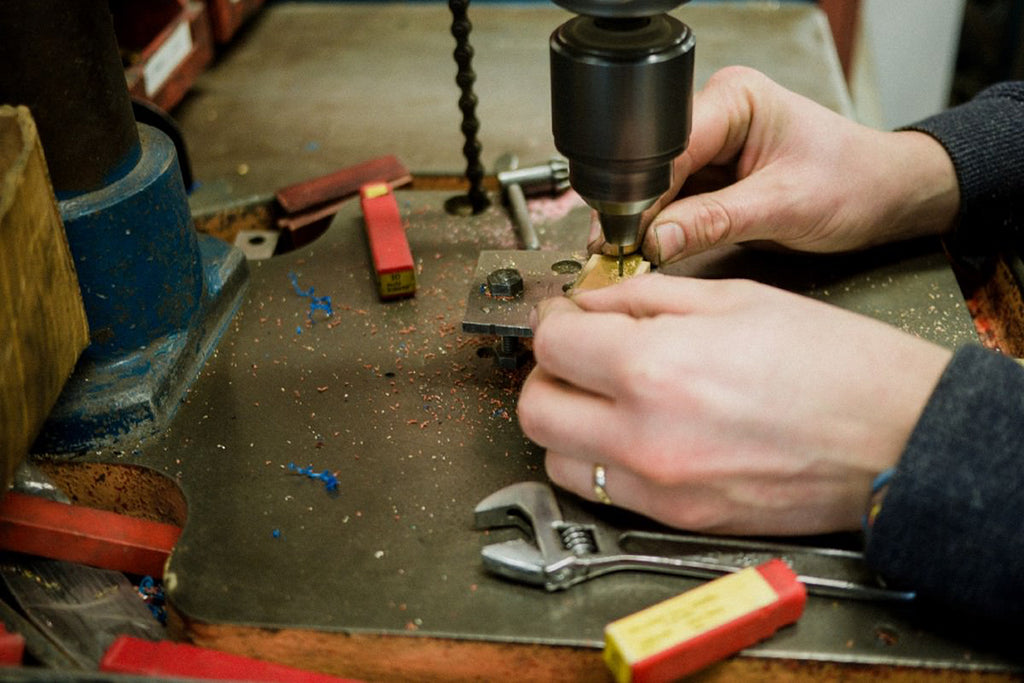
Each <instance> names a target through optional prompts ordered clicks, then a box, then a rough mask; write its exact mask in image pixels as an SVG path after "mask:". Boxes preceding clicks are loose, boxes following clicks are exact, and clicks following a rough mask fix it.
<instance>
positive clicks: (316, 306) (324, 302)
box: [288, 273, 334, 324]
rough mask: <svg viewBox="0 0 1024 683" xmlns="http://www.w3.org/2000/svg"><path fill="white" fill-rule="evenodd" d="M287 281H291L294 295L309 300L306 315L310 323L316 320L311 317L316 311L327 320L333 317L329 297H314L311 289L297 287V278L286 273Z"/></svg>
mask: <svg viewBox="0 0 1024 683" xmlns="http://www.w3.org/2000/svg"><path fill="white" fill-rule="evenodd" d="M288 279H289V280H291V281H292V287H293V288H294V289H295V293H296V294H298V295H299V296H301V297H303V298H307V299H309V313H307V315H308V317H309V322H310V323H314V324H315V323H316V319H315V318H314V317H313V314H314V313H316V312H317V311H323V312H324V315H326V316H327V317H328V318H330V317H331V316H332V315H334V307H333V306H332V305H331V297H330V296H316V294H315V292H314V289H313V288H312V287H310V288H309V289H302V287H299V276H298V275H296V274H295V273H288Z"/></svg>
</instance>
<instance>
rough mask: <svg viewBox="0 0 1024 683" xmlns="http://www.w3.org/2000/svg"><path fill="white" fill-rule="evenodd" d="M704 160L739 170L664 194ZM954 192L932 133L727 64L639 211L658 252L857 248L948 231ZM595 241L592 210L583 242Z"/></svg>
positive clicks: (648, 243)
mask: <svg viewBox="0 0 1024 683" xmlns="http://www.w3.org/2000/svg"><path fill="white" fill-rule="evenodd" d="M709 165H710V166H734V167H735V169H736V178H737V182H735V183H734V184H732V185H729V186H728V187H726V188H724V189H721V190H717V191H714V192H708V193H704V194H696V195H693V196H689V197H685V198H683V199H680V200H679V201H673V200H674V199H675V198H676V196H677V195H678V194H679V191H680V189H682V190H683V191H684V193H685V190H686V187H685V185H684V182H685V180H686V179H687V178H688V177H689V176H690V175H691V174H693V173H696V172H697V171H698V170H700V169H702V168H705V167H706V166H709ZM959 202H960V195H959V189H958V186H957V182H956V175H955V172H954V170H953V164H952V162H951V161H950V159H949V157H948V156H947V154H946V153H945V150H944V149H943V148H942V146H941V145H939V143H938V142H937V141H935V140H934V139H933V138H931V137H930V136H928V135H925V134H923V133H917V132H896V133H891V132H881V131H877V130H873V129H871V128H867V127H865V126H862V125H859V124H857V123H855V122H853V121H851V120H849V119H846V118H844V117H842V116H840V115H839V114H837V113H835V112H833V111H831V110H829V109H826V108H825V107H822V106H820V105H818V104H815V103H814V102H812V101H810V100H808V99H806V98H804V97H801V96H800V95H797V94H795V93H792V92H790V91H788V90H786V89H784V88H782V87H781V86H779V85H777V84H776V83H774V82H772V81H771V80H769V79H768V78H767V77H765V76H763V75H762V74H760V73H758V72H756V71H753V70H751V69H747V68H743V67H731V68H728V69H724V70H722V71H719V72H718V73H716V74H715V75H714V76H712V77H711V79H710V80H709V81H708V83H707V86H706V87H705V88H704V89H703V90H702V91H700V92H698V93H697V94H696V95H695V97H694V104H693V128H692V132H691V134H690V145H689V148H688V149H687V150H686V151H685V152H684V153H683V154H682V155H681V156H679V157H678V158H677V159H676V162H675V167H674V182H673V187H672V188H671V189H670V190H669V191H668V192H667V193H666V194H665V195H664V196H663V197H662V198H661V199H660V200H659V201H658V202H657V203H656V204H655V205H654V206H653V207H652V208H651V209H649V210H648V211H647V212H646V213H645V216H644V218H645V220H644V223H645V224H647V223H649V225H648V227H647V229H646V233H645V237H644V241H643V252H644V255H645V256H646V257H647V259H648V260H650V261H651V262H652V263H655V264H665V263H671V262H672V261H676V260H678V259H680V258H684V257H686V256H689V255H692V254H695V253H698V252H701V251H704V250H707V249H709V248H711V247H713V246H715V245H718V244H731V243H739V242H752V241H770V242H774V243H777V244H781V245H783V246H785V247H788V248H792V249H797V250H801V251H810V252H837V251H847V250H853V249H860V248H864V247H868V246H872V245H876V244H880V243H883V242H890V241H896V240H900V239H907V238H912V237H919V236H922V235H929V234H939V233H942V232H945V231H947V230H949V229H950V228H951V227H952V224H953V221H954V219H955V217H956V214H957V211H958V210H959ZM603 247H604V244H603V238H602V237H601V232H600V227H599V226H598V225H597V223H596V218H595V222H594V224H593V225H592V226H591V235H590V243H589V244H588V248H589V249H590V251H592V252H600V251H601V250H602V248H603Z"/></svg>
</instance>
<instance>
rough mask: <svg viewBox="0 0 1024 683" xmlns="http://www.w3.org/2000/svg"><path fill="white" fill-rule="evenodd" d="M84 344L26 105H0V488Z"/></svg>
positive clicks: (71, 276) (69, 264)
mask: <svg viewBox="0 0 1024 683" xmlns="http://www.w3.org/2000/svg"><path fill="white" fill-rule="evenodd" d="M88 343H89V329H88V326H87V323H86V317H85V309H84V308H83V305H82V295H81V292H80V291H79V288H78V277H77V276H76V274H75V267H74V262H73V261H72V258H71V251H70V249H69V248H68V242H67V236H66V235H65V233H64V225H63V223H62V222H61V218H60V213H59V211H58V209H57V201H56V199H55V198H54V195H53V188H52V187H51V185H50V176H49V173H48V172H47V169H46V160H45V158H44V157H43V150H42V147H41V146H40V143H39V136H38V133H37V132H36V126H35V123H34V122H33V120H32V116H31V115H30V114H29V111H28V109H27V108H25V107H10V106H0V465H2V471H0V478H2V487H3V488H2V489H0V491H6V490H7V488H8V485H9V484H10V481H11V478H12V476H13V472H14V470H15V468H16V467H17V465H18V463H19V462H21V460H22V458H23V457H24V456H25V454H26V453H27V452H28V449H29V447H30V446H31V444H32V442H33V441H34V440H35V437H36V435H37V434H38V433H39V429H40V428H41V427H42V425H43V421H44V420H45V419H46V416H47V415H48V414H49V412H50V410H51V409H52V408H53V405H54V403H55V402H56V401H57V396H58V395H59V394H60V391H61V389H62V388H63V386H64V382H65V381H67V378H68V377H69V376H70V375H71V371H72V370H73V369H74V367H75V363H76V361H77V360H78V356H79V354H81V352H82V350H83V349H84V348H85V347H86V345H88Z"/></svg>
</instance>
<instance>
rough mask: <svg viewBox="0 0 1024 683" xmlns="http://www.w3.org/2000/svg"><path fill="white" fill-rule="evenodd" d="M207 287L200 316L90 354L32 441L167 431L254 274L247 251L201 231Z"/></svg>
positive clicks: (61, 442)
mask: <svg viewBox="0 0 1024 683" xmlns="http://www.w3.org/2000/svg"><path fill="white" fill-rule="evenodd" d="M199 250H200V254H201V259H202V270H203V274H204V278H205V280H206V291H205V292H204V295H203V297H202V300H201V305H200V310H199V312H198V314H197V316H196V318H195V320H196V324H194V325H193V326H191V327H189V328H186V329H183V330H179V331H177V332H175V333H172V334H168V335H166V336H164V337H163V338H162V339H160V340H158V341H156V342H153V343H150V344H149V345H148V346H146V347H145V348H143V349H140V350H138V351H136V352H134V353H129V354H125V355H124V356H122V357H116V358H108V359H100V360H96V359H92V358H89V357H87V356H83V357H82V358H81V359H80V360H79V362H78V365H77V367H76V368H75V372H74V374H73V375H72V376H71V379H69V380H68V382H67V384H66V385H65V387H64V391H63V393H62V394H61V396H60V399H59V400H58V402H57V405H56V407H55V408H54V409H53V411H52V412H51V413H50V416H49V418H48V419H47V422H46V424H45V425H44V426H43V430H42V432H41V433H40V435H39V437H38V438H37V439H36V442H35V444H34V445H33V447H32V451H33V452H34V453H51V454H72V453H77V452H81V451H85V450H90V449H94V448H100V447H102V446H106V445H109V444H112V443H114V442H115V441H118V440H120V439H122V438H126V437H130V438H132V439H144V438H146V437H148V436H152V435H153V434H156V433H157V432H159V431H161V430H162V429H163V428H164V427H165V426H166V425H167V424H168V423H169V422H170V419H171V418H172V417H173V416H174V413H175V412H176V411H177V409H178V406H179V405H180V404H181V401H182V399H183V398H184V396H185V392H186V391H187V390H188V387H189V386H190V385H191V384H192V381H193V380H194V379H195V378H196V376H197V375H198V374H199V371H200V370H201V369H202V367H203V365H204V364H205V362H206V359H207V358H208V357H209V355H210V354H211V353H212V352H213V349H214V348H215V347H216V345H217V342H218V341H219V340H220V337H221V336H222V334H223V332H224V330H225V329H226V328H227V325H228V323H229V322H230V321H231V318H232V317H233V316H234V314H235V311H236V310H237V308H238V305H239V304H240V303H241V300H242V295H243V293H244V291H245V288H246V284H247V282H248V268H247V266H246V262H245V258H244V256H242V254H241V252H240V251H239V250H237V249H235V248H233V247H230V246H229V245H227V244H225V243H224V242H221V241H220V240H217V239H215V238H213V237H210V236H208V235H199Z"/></svg>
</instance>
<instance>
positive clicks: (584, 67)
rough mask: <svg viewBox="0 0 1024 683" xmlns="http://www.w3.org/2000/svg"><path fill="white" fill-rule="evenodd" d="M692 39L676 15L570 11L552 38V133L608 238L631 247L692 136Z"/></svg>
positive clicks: (622, 248)
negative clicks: (600, 14) (643, 216)
mask: <svg viewBox="0 0 1024 683" xmlns="http://www.w3.org/2000/svg"><path fill="white" fill-rule="evenodd" d="M694 45H695V39H694V36H693V33H692V32H691V31H690V29H689V28H688V27H687V26H686V25H685V24H683V23H682V22H680V21H679V20H677V19H675V18H673V17H671V16H669V15H667V14H656V15H654V16H645V17H632V16H630V17H622V16H617V17H607V16H606V17H597V16H578V17H574V18H573V19H570V20H569V21H567V22H566V23H564V24H562V25H561V26H560V27H558V28H557V29H556V30H555V32H554V33H553V34H552V36H551V103H552V131H553V133H554V138H555V146H556V147H557V149H558V151H559V152H561V153H562V154H563V155H564V156H565V157H566V158H567V159H568V160H569V179H570V183H571V184H572V186H573V188H574V189H575V190H576V191H577V192H578V193H579V194H580V196H582V197H583V199H584V200H585V201H586V202H587V203H588V204H590V206H592V207H593V208H594V209H596V210H597V211H598V214H599V215H600V218H601V226H602V229H603V230H604V233H605V239H606V241H607V242H608V243H609V244H610V245H613V246H616V247H619V248H620V251H624V252H626V253H630V252H632V251H635V250H636V249H637V247H638V241H639V226H640V214H641V212H643V211H644V209H646V208H648V207H649V206H651V205H652V204H653V203H654V202H655V201H656V200H657V199H658V197H660V196H661V195H662V194H663V193H664V192H666V191H667V190H668V189H669V187H670V186H671V182H672V162H673V160H674V159H675V157H677V156H678V155H679V154H681V153H682V152H683V150H684V149H686V145H687V142H688V140H689V134H690V118H691V115H690V112H691V105H692V97H693V59H694Z"/></svg>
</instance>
